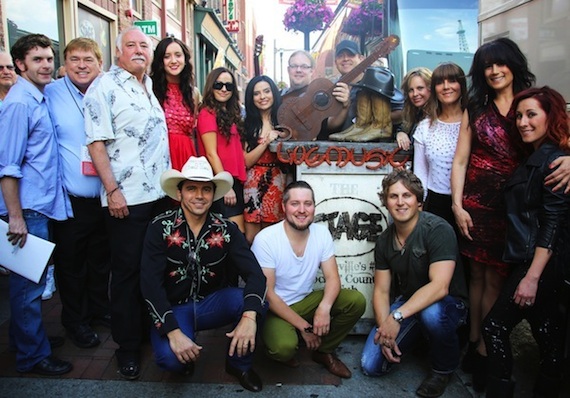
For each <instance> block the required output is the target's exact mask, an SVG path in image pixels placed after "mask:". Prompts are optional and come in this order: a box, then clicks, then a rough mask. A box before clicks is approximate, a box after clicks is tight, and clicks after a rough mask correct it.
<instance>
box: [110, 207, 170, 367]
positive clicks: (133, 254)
mask: <svg viewBox="0 0 570 398" xmlns="http://www.w3.org/2000/svg"><path fill="white" fill-rule="evenodd" d="M169 207H170V202H169V200H168V198H163V199H161V200H158V201H155V202H149V203H144V204H140V205H135V206H129V207H128V208H129V216H128V217H126V218H123V219H120V218H115V217H111V215H110V214H109V210H108V208H106V207H105V208H104V210H105V212H106V213H105V220H106V223H107V231H108V233H109V243H110V248H111V333H112V335H113V340H114V341H115V343H117V344H118V345H119V348H118V349H117V351H116V355H117V358H118V359H119V361H121V360H123V359H138V357H139V349H140V345H141V342H142V339H143V330H144V333H147V330H148V329H147V328H144V329H143V327H144V326H143V314H144V313H146V307H145V306H143V300H142V294H141V290H140V264H141V254H142V247H143V240H144V237H145V234H146V229H147V225H148V223H149V222H150V221H151V220H152V218H153V217H155V216H156V215H158V214H160V213H161V212H162V211H164V209H167V208H169Z"/></svg>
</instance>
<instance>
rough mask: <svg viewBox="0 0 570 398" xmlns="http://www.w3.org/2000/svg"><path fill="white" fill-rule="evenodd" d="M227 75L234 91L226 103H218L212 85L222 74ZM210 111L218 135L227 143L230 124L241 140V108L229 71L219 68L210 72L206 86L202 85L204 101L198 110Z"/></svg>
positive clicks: (234, 79)
mask: <svg viewBox="0 0 570 398" xmlns="http://www.w3.org/2000/svg"><path fill="white" fill-rule="evenodd" d="M224 72H225V73H229V75H230V76H231V77H232V83H233V84H234V89H233V90H232V96H231V97H230V99H229V100H228V101H227V102H224V103H222V102H218V100H216V97H214V83H215V82H216V81H217V80H218V77H220V75H221V74H222V73H224ZM204 108H207V109H210V110H211V111H213V112H214V113H215V114H216V123H217V125H218V130H219V131H220V133H221V134H222V135H223V136H224V137H226V139H227V140H228V141H229V139H230V136H231V133H230V129H231V127H232V124H235V125H236V127H237V129H238V132H239V134H240V137H241V138H242V139H243V121H242V118H241V108H240V105H239V93H238V87H237V82H236V78H235V76H234V74H233V73H232V71H231V70H229V69H227V68H224V67H220V68H216V69H214V70H212V71H211V72H210V73H209V74H208V76H207V77H206V84H204V99H203V100H202V104H201V105H200V109H204Z"/></svg>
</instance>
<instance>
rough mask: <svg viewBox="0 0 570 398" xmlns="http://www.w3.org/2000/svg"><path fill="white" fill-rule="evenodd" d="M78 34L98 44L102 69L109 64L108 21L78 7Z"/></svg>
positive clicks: (105, 68) (106, 67)
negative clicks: (101, 58) (101, 55)
mask: <svg viewBox="0 0 570 398" xmlns="http://www.w3.org/2000/svg"><path fill="white" fill-rule="evenodd" d="M78 11H79V12H78V16H79V20H78V24H79V36H81V37H88V38H89V39H93V40H95V41H96V42H97V44H99V47H100V48H101V52H102V53H103V69H104V70H108V69H109V67H110V66H111V48H112V47H114V46H113V45H111V44H112V43H110V37H111V34H110V23H109V21H107V20H106V19H104V18H102V17H101V16H99V15H97V14H95V13H93V12H91V11H89V10H86V9H84V8H81V7H79V10H78Z"/></svg>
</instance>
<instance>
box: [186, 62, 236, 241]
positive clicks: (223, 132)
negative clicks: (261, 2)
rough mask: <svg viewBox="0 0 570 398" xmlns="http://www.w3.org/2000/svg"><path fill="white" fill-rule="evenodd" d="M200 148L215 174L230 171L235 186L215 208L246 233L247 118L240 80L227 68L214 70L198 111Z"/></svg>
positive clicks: (205, 87)
mask: <svg viewBox="0 0 570 398" xmlns="http://www.w3.org/2000/svg"><path fill="white" fill-rule="evenodd" d="M197 130H198V135H199V137H200V139H199V140H198V151H199V153H200V154H202V155H206V157H207V158H208V161H209V162H210V164H211V165H212V169H213V170H214V174H218V173H219V172H221V171H227V172H229V173H230V174H231V175H232V176H233V178H234V185H233V189H231V190H230V191H229V192H228V193H227V194H226V195H224V197H223V199H220V200H218V201H216V202H214V205H213V207H212V210H213V211H214V212H217V213H221V214H222V215H223V216H224V217H227V218H229V219H230V220H231V221H233V222H235V223H236V224H237V225H238V227H239V229H240V230H241V231H242V232H244V233H245V225H244V220H243V210H244V201H243V183H244V182H245V180H246V176H247V175H246V172H245V158H244V154H243V145H242V137H243V120H242V118H241V108H240V104H239V95H238V89H237V85H236V80H235V77H234V75H233V73H232V72H231V71H230V70H228V69H226V68H216V69H214V70H212V71H211V72H210V74H209V75H208V77H207V78H206V84H205V85H204V99H203V101H202V104H201V105H200V112H199V114H198V126H197Z"/></svg>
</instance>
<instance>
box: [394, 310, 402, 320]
mask: <svg viewBox="0 0 570 398" xmlns="http://www.w3.org/2000/svg"><path fill="white" fill-rule="evenodd" d="M392 318H394V320H395V321H396V322H398V323H402V321H403V320H404V315H402V313H401V312H400V311H399V310H396V311H394V312H392Z"/></svg>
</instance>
